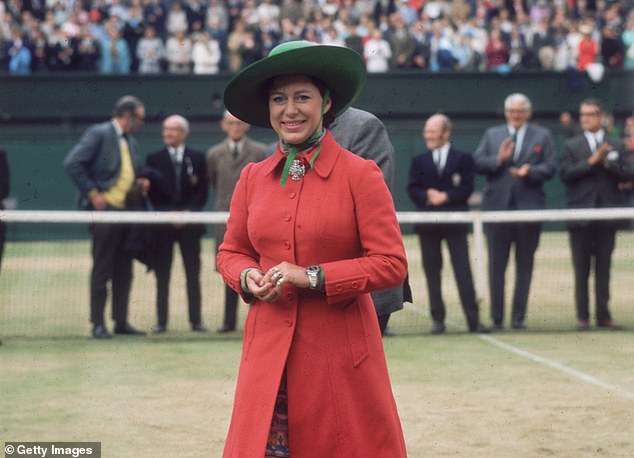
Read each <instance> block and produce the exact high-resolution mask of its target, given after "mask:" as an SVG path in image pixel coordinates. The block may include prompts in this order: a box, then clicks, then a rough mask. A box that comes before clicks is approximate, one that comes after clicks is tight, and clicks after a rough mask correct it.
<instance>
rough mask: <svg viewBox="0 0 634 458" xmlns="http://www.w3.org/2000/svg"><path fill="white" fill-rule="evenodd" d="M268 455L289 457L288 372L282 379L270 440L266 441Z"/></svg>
mask: <svg viewBox="0 0 634 458" xmlns="http://www.w3.org/2000/svg"><path fill="white" fill-rule="evenodd" d="M265 455H266V456H275V457H282V458H283V457H289V456H290V452H289V448H288V393H287V390H286V372H284V375H283V376H282V380H281V381H280V389H279V391H278V393H277V400H276V401H275V409H274V410H273V419H272V420H271V429H270V431H269V440H268V441H267V442H266V453H265Z"/></svg>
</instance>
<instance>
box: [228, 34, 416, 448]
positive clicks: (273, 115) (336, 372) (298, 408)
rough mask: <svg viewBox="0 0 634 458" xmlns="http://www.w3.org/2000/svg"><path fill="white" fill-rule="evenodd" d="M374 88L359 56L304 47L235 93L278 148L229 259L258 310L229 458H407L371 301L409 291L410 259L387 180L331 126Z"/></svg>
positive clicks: (246, 348) (278, 54) (243, 195)
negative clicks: (397, 289)
mask: <svg viewBox="0 0 634 458" xmlns="http://www.w3.org/2000/svg"><path fill="white" fill-rule="evenodd" d="M364 81H365V66H364V63H363V59H362V58H361V57H360V56H359V55H358V54H357V53H356V52H354V51H352V50H351V49H348V48H343V47H336V46H324V45H317V44H314V43H310V42H306V41H296V42H287V43H283V44H281V45H279V46H277V47H276V48H274V49H273V50H271V52H270V54H269V55H268V56H267V57H265V58H264V59H262V60H260V61H258V62H255V63H254V64H252V65H250V66H248V67H246V68H245V69H244V70H242V71H241V72H240V73H238V74H237V75H236V76H235V77H234V78H233V79H232V80H231V81H230V82H229V85H228V86H227V88H226V90H225V95H224V101H225V105H226V107H227V109H228V110H229V111H230V112H231V113H233V114H234V115H235V116H237V117H238V118H240V119H242V120H244V121H245V122H248V123H250V124H255V125H257V126H265V127H272V128H273V129H274V130H275V131H276V133H277V134H278V135H279V138H280V141H279V144H278V146H277V151H276V152H275V154H274V155H273V156H271V157H269V158H268V159H266V160H264V161H262V162H260V163H254V164H249V165H248V166H247V167H246V168H245V169H244V170H243V172H242V175H241V178H240V181H239V182H238V184H237V186H236V189H235V192H234V195H233V199H232V202H231V209H230V217H229V220H228V222H227V232H226V235H225V238H224V242H223V244H222V245H221V246H220V247H219V251H218V269H219V270H220V272H221V273H222V275H223V278H224V280H225V281H226V282H227V284H228V285H229V286H231V287H232V288H234V289H235V290H236V291H238V292H239V293H240V294H241V295H242V297H243V298H244V299H245V301H247V302H248V303H250V304H251V307H250V309H249V314H248V316H247V320H246V324H245V331H244V343H243V351H242V359H241V364H240V371H239V374H238V383H237V387H236V393H235V401H234V408H233V415H232V418H231V425H230V427H229V433H228V437H227V441H226V444H225V450H224V454H223V457H225V458H238V457H244V458H257V457H292V458H324V457H328V458H354V457H359V458H367V457H373V458H374V457H376V458H379V457H386V458H401V457H405V456H406V451H405V443H404V440H403V433H402V430H401V425H400V420H399V417H398V413H397V410H396V404H395V402H394V397H393V395H392V389H391V385H390V380H389V376H388V371H387V366H386V362H385V354H384V352H383V344H382V341H381V334H380V331H379V326H378V322H377V319H376V313H375V312H374V307H373V304H372V300H371V298H370V295H369V293H370V292H371V291H374V290H378V289H384V288H389V287H394V286H397V285H399V284H401V283H402V282H403V280H404V278H405V274H406V271H407V261H406V257H405V250H404V247H403V242H402V238H401V234H400V230H399V226H398V223H397V220H396V216H395V212H394V206H393V203H392V198H391V195H390V193H389V191H388V189H387V187H386V185H385V182H384V180H383V176H382V174H381V171H380V170H379V168H378V167H377V166H376V165H375V164H374V162H372V161H368V160H365V159H362V158H360V157H358V156H356V155H354V154H352V153H351V152H349V151H346V150H345V149H343V148H342V147H340V146H339V145H338V144H337V143H336V142H335V140H334V138H333V137H332V135H331V134H330V132H329V131H328V130H327V129H326V128H325V125H324V123H326V124H327V123H328V120H329V119H334V115H336V114H339V113H341V112H343V111H344V110H345V109H346V108H347V107H348V106H349V105H350V104H351V103H352V102H353V101H354V99H355V98H356V97H357V96H358V94H359V93H360V92H361V90H362V88H363V83H364Z"/></svg>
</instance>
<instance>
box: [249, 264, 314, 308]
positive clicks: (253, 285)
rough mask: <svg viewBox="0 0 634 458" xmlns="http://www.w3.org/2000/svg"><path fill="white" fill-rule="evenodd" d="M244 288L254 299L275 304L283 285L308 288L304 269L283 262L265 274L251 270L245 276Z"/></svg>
mask: <svg viewBox="0 0 634 458" xmlns="http://www.w3.org/2000/svg"><path fill="white" fill-rule="evenodd" d="M245 281H246V286H247V288H248V290H249V292H250V293H251V294H253V295H254V296H255V298H256V299H258V300H260V301H263V302H275V301H277V300H278V299H279V298H280V296H281V295H282V289H283V286H284V284H285V283H289V284H291V285H294V286H296V287H297V288H308V287H309V286H310V283H309V282H308V275H306V269H305V268H304V267H301V266H298V265H295V264H291V263H290V262H286V261H283V262H281V263H279V264H277V265H275V266H273V267H271V268H270V269H269V270H267V271H266V272H262V271H261V270H259V269H251V270H249V271H248V272H247V274H246V279H245Z"/></svg>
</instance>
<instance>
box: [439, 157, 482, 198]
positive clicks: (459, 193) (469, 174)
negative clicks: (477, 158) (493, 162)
mask: <svg viewBox="0 0 634 458" xmlns="http://www.w3.org/2000/svg"><path fill="white" fill-rule="evenodd" d="M458 173H459V174H460V184H459V185H458V186H456V187H454V188H451V189H449V190H448V191H447V197H448V199H449V201H448V202H447V204H456V203H466V202H467V200H468V199H469V196H471V194H472V193H473V187H474V180H475V165H474V162H473V157H471V155H469V154H463V155H462V157H461V158H460V167H459V168H458ZM447 204H445V205H447Z"/></svg>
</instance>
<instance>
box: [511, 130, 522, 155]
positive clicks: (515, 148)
mask: <svg viewBox="0 0 634 458" xmlns="http://www.w3.org/2000/svg"><path fill="white" fill-rule="evenodd" d="M511 138H512V140H513V160H516V159H517V156H519V154H520V145H519V144H518V141H517V140H518V138H517V130H516V131H515V132H513V135H512V136H511Z"/></svg>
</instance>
